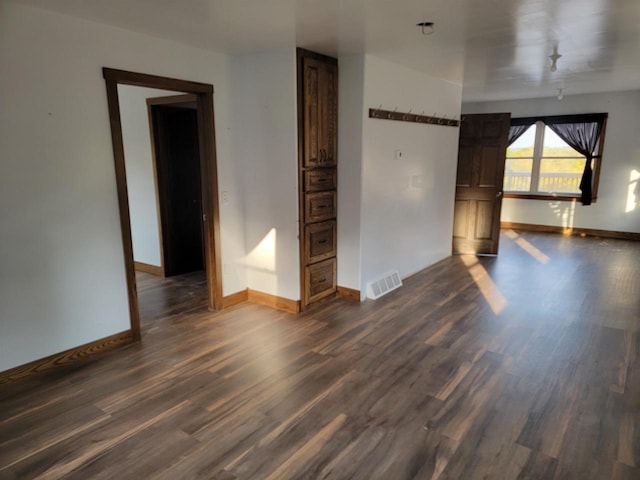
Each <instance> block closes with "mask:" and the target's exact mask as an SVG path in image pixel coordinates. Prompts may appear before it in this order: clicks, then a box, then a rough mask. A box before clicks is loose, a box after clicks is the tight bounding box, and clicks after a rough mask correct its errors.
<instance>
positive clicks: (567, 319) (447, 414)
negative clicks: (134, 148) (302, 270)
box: [0, 231, 640, 480]
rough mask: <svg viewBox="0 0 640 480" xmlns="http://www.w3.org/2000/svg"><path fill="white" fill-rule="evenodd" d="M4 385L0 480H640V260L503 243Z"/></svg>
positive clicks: (155, 300)
mask: <svg viewBox="0 0 640 480" xmlns="http://www.w3.org/2000/svg"><path fill="white" fill-rule="evenodd" d="M203 281H204V277H203V276H202V275H198V274H190V275H188V276H185V277H180V278H174V279H169V280H167V281H160V282H158V281H156V279H154V278H152V277H149V276H146V277H144V278H141V279H140V285H139V293H140V299H141V304H142V305H143V307H142V316H143V319H144V320H143V341H142V343H140V344H136V345H131V346H129V347H126V348H124V349H122V350H120V351H117V352H113V353H111V354H107V355H105V356H103V357H101V358H99V359H97V360H95V361H93V362H91V363H89V364H86V365H84V366H81V367H78V368H75V369H67V370H64V371H61V372H59V373H55V374H49V375H47V376H44V377H39V378H34V379H28V380H24V381H20V382H16V383H13V384H10V385H7V386H3V387H2V390H0V478H2V479H14V478H20V479H25V478H29V479H31V478H43V479H44V478H47V479H48V478H73V479H89V478H109V479H146V478H161V479H172V480H174V479H194V478H211V479H220V480H222V479H224V480H234V479H243V480H244V479H316V478H318V479H351V478H357V479H385V480H400V479H409V478H417V479H440V480H451V479H463V480H470V479H483V478H493V479H533V478H537V479H579V480H588V479H594V480H603V479H616V480H623V479H624V480H631V479H636V480H637V479H640V358H639V357H638V349H639V339H640V335H639V334H638V331H639V327H640V244H639V243H632V242H625V241H620V240H603V239H598V238H580V237H572V238H567V237H562V236H559V235H552V234H531V233H518V232H513V231H507V232H503V236H502V241H501V250H500V256H499V257H498V258H488V257H484V258H476V257H451V258H448V259H445V260H444V261H442V262H440V263H438V264H436V265H434V266H432V267H431V268H428V269H427V270H424V271H422V272H420V273H418V274H417V275H414V276H413V277H411V278H409V279H408V280H406V282H405V285H404V286H403V287H402V288H400V289H399V290H396V291H394V292H392V293H390V294H389V295H387V296H385V297H383V298H381V299H379V300H377V301H367V302H364V303H362V304H358V303H350V302H347V301H344V300H338V299H335V300H331V301H328V302H325V303H322V304H320V305H318V306H317V307H315V308H313V309H311V310H310V311H308V312H305V313H304V314H300V315H292V314H288V313H283V312H279V311H275V310H271V309H269V308H266V307H262V306H257V305H251V304H247V303H245V304H241V305H237V306H235V307H232V308H230V309H228V310H225V311H222V312H220V313H211V312H208V311H207V310H206V308H205V303H206V302H205V298H204V291H203V289H202V283H203Z"/></svg>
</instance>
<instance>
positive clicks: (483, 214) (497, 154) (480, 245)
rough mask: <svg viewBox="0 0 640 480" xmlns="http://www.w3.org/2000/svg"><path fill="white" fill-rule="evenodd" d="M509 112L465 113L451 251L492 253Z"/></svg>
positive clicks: (497, 230) (495, 247)
mask: <svg viewBox="0 0 640 480" xmlns="http://www.w3.org/2000/svg"><path fill="white" fill-rule="evenodd" d="M510 123H511V114H509V113H495V114H486V115H464V116H463V117H462V123H461V125H460V144H459V150H458V175H457V180H456V199H455V210H454V220H453V253H471V254H479V255H482V254H487V255H495V254H497V253H498V241H499V238H500V210H501V208H502V183H503V178H504V162H505V156H506V150H507V139H508V136H509V127H510Z"/></svg>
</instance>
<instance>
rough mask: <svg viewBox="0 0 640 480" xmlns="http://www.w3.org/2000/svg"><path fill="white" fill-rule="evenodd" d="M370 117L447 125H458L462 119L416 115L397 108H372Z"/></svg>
mask: <svg viewBox="0 0 640 480" xmlns="http://www.w3.org/2000/svg"><path fill="white" fill-rule="evenodd" d="M369 118H378V119H380V120H398V121H400V122H413V123H427V124H429V125H444V126H445V127H458V126H460V121H459V120H455V119H453V118H440V117H431V116H429V115H422V114H421V115H416V114H415V113H411V112H407V113H404V112H398V111H397V110H393V111H391V110H382V109H381V108H370V109H369Z"/></svg>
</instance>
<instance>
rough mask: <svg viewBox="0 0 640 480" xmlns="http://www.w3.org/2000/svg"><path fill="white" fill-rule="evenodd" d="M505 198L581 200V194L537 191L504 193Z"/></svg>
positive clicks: (594, 201) (594, 199)
mask: <svg viewBox="0 0 640 480" xmlns="http://www.w3.org/2000/svg"><path fill="white" fill-rule="evenodd" d="M504 198H519V199H523V200H546V201H549V200H553V201H556V202H557V201H560V202H577V201H579V200H580V195H545V194H535V193H513V192H510V193H506V192H505V193H504ZM591 203H596V198H595V197H594V198H593V199H592V200H591Z"/></svg>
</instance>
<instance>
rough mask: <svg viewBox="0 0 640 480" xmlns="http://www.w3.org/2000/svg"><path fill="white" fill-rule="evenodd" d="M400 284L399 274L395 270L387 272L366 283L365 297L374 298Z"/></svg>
mask: <svg viewBox="0 0 640 480" xmlns="http://www.w3.org/2000/svg"><path fill="white" fill-rule="evenodd" d="M401 286H402V280H401V279H400V274H399V273H398V272H397V271H394V272H389V273H387V274H386V275H384V276H382V277H380V278H378V279H376V280H372V281H371V282H369V283H367V298H371V299H373V300H375V299H376V298H380V297H381V296H383V295H385V294H387V293H389V292H390V291H391V290H395V289H396V288H398V287H401Z"/></svg>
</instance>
